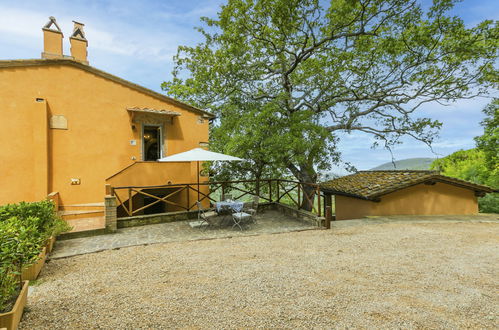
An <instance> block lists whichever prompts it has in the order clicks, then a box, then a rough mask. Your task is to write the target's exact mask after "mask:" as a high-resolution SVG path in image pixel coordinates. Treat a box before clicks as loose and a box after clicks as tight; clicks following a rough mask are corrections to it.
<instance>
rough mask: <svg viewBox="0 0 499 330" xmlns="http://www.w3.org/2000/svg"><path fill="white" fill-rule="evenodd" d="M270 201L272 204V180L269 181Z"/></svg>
mask: <svg viewBox="0 0 499 330" xmlns="http://www.w3.org/2000/svg"><path fill="white" fill-rule="evenodd" d="M269 199H270V202H271V203H272V184H271V181H270V180H269Z"/></svg>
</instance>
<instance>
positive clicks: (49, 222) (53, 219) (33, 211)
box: [0, 200, 71, 244]
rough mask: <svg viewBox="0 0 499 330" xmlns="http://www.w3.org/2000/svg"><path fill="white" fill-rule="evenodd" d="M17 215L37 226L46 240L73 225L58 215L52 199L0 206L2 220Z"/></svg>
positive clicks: (20, 218)
mask: <svg viewBox="0 0 499 330" xmlns="http://www.w3.org/2000/svg"><path fill="white" fill-rule="evenodd" d="M11 217H16V218H17V219H18V220H19V221H21V222H23V223H26V222H27V223H29V224H30V225H31V224H32V225H34V226H35V227H36V228H37V230H38V231H37V235H38V236H39V237H40V238H41V240H42V244H43V241H46V240H47V239H48V238H49V237H50V236H52V235H58V234H60V233H61V232H64V231H68V230H70V229H71V227H70V226H69V225H68V224H67V223H66V221H64V220H62V219H61V218H60V217H59V216H57V213H56V210H55V207H54V203H53V202H52V201H51V200H43V201H40V202H34V203H26V202H21V203H19V204H8V205H5V206H2V207H0V222H1V221H4V220H6V219H9V218H11Z"/></svg>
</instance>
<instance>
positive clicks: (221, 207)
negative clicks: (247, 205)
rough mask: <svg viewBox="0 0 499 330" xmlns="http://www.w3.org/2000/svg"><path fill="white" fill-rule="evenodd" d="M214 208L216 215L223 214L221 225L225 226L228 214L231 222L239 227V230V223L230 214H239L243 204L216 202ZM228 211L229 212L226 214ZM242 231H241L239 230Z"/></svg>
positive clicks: (239, 202)
mask: <svg viewBox="0 0 499 330" xmlns="http://www.w3.org/2000/svg"><path fill="white" fill-rule="evenodd" d="M215 207H216V208H217V212H218V213H222V214H224V216H223V219H222V223H226V224H227V216H228V215H229V214H230V215H231V216H230V218H231V220H232V221H233V222H234V225H233V227H234V226H239V228H241V225H240V224H239V222H240V221H237V220H236V219H235V218H234V217H233V216H232V214H233V213H240V212H241V211H242V209H243V207H244V202H241V201H230V200H229V201H222V202H216V203H215ZM227 211H229V212H227ZM241 230H242V229H241Z"/></svg>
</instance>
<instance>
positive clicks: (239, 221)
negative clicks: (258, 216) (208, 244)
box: [232, 211, 251, 231]
mask: <svg viewBox="0 0 499 330" xmlns="http://www.w3.org/2000/svg"><path fill="white" fill-rule="evenodd" d="M232 219H233V220H234V224H233V225H232V228H234V227H236V226H237V227H239V229H240V230H241V231H242V230H243V227H242V226H241V225H244V222H245V221H246V220H251V214H249V213H246V212H243V211H241V212H234V213H232Z"/></svg>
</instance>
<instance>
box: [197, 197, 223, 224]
mask: <svg viewBox="0 0 499 330" xmlns="http://www.w3.org/2000/svg"><path fill="white" fill-rule="evenodd" d="M196 205H197V206H198V221H200V226H203V225H204V224H205V223H206V227H205V229H206V228H208V227H213V226H216V221H215V218H216V217H218V213H217V212H215V211H207V210H205V209H204V208H203V206H202V205H201V202H200V201H196Z"/></svg>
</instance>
